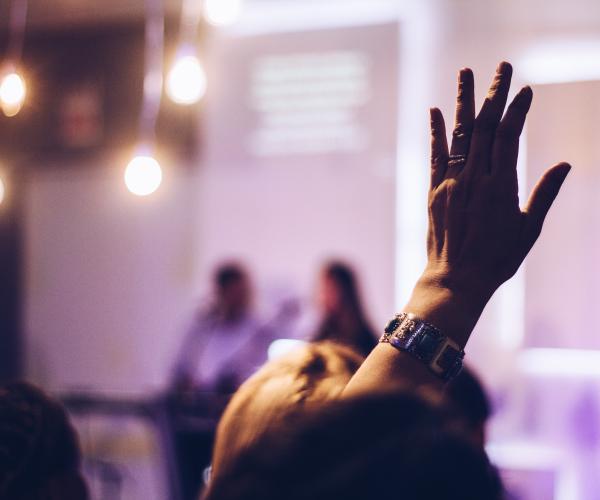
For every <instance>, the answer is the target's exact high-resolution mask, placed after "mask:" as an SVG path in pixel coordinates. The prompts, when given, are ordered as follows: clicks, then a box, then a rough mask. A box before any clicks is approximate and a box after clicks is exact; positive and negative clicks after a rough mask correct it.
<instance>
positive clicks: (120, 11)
mask: <svg viewBox="0 0 600 500" xmlns="http://www.w3.org/2000/svg"><path fill="white" fill-rule="evenodd" d="M163 1H164V5H165V12H166V14H167V16H168V17H177V16H179V12H180V9H181V3H182V0H163ZM198 1H201V0H198ZM10 4H11V1H10V0H0V31H4V30H5V29H6V27H7V24H8V15H9V10H10ZM144 4H145V2H144V0H29V8H28V15H27V23H28V27H29V28H30V29H36V28H43V29H46V28H55V27H56V28H61V27H65V28H67V27H69V26H73V25H76V26H80V25H88V24H89V25H97V24H105V23H121V22H132V21H138V20H141V19H143V16H144Z"/></svg>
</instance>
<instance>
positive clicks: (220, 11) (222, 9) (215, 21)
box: [204, 0, 242, 26]
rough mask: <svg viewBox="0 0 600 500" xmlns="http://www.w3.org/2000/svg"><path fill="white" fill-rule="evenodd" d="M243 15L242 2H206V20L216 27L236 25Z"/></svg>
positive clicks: (240, 0)
mask: <svg viewBox="0 0 600 500" xmlns="http://www.w3.org/2000/svg"><path fill="white" fill-rule="evenodd" d="M241 13H242V0H205V3H204V18H205V19H206V20H207V21H208V22H209V23H210V24H212V25H214V26H228V25H230V24H233V23H235V22H236V21H237V20H238V18H239V17H240V14H241Z"/></svg>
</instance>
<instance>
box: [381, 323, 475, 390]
mask: <svg viewBox="0 0 600 500" xmlns="http://www.w3.org/2000/svg"><path fill="white" fill-rule="evenodd" d="M379 342H385V343H389V344H390V345H392V346H394V347H395V348H396V349H398V350H400V351H403V352H407V353H409V354H411V355H412V356H413V357H415V358H416V359H418V360H419V361H421V362H423V363H425V364H426V365H427V367H428V368H429V369H430V370H431V371H432V372H433V373H434V374H435V375H437V376H438V377H440V378H441V379H443V380H446V381H448V380H452V379H453V378H454V377H456V375H458V374H459V373H460V370H461V369H462V364H463V358H464V357H465V351H463V350H462V349H461V348H460V346H459V345H458V344H457V343H456V342H454V341H453V340H452V339H450V338H448V337H446V336H445V335H443V334H442V333H441V332H440V331H439V330H438V329H437V328H436V327H435V326H433V325H430V324H429V323H426V322H425V321H422V320H421V319H419V318H417V316H415V315H414V314H412V313H401V314H397V315H396V316H395V317H394V318H393V319H392V320H391V321H390V322H389V323H388V324H387V326H386V327H385V330H384V334H383V335H382V336H381V338H380V339H379Z"/></svg>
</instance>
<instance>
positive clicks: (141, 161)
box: [125, 156, 162, 196]
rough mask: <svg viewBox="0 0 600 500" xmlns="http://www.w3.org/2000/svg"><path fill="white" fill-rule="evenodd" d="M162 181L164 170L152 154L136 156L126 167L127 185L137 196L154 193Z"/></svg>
mask: <svg viewBox="0 0 600 500" xmlns="http://www.w3.org/2000/svg"><path fill="white" fill-rule="evenodd" d="M161 182H162V170H161V168H160V165H159V163H158V162H157V161H156V160H155V159H154V158H153V157H152V156H136V157H135V158H134V159H133V160H131V161H130V162H129V165H127V168H126V169H125V185H126V186H127V189H129V191H130V192H131V193H133V194H135V195H137V196H147V195H149V194H152V193H154V191H156V190H157V189H158V187H159V186H160V184H161Z"/></svg>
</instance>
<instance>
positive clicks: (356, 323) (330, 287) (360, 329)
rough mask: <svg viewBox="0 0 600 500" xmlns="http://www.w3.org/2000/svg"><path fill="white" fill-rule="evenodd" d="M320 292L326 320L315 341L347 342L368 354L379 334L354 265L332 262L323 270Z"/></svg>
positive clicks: (322, 322) (323, 320)
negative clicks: (369, 316)
mask: <svg viewBox="0 0 600 500" xmlns="http://www.w3.org/2000/svg"><path fill="white" fill-rule="evenodd" d="M319 292H320V293H319V299H320V304H321V307H322V309H323V319H322V321H321V324H320V326H319V328H318V331H317V334H316V336H315V340H330V341H332V342H338V343H341V344H346V345H348V346H350V347H352V348H353V349H355V350H356V351H357V352H359V353H360V354H362V355H363V356H366V355H367V354H368V353H369V352H370V351H371V349H372V348H373V347H374V345H375V335H374V333H373V331H372V329H371V327H370V326H369V322H368V321H367V316H366V314H365V311H364V308H363V305H362V303H361V300H360V293H359V288H358V284H357V279H356V276H355V273H354V271H353V270H352V268H351V267H350V266H349V265H347V264H344V263H343V262H339V261H332V262H330V263H328V264H327V265H326V266H325V267H324V268H323V271H322V273H321V282H320V288H319Z"/></svg>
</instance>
